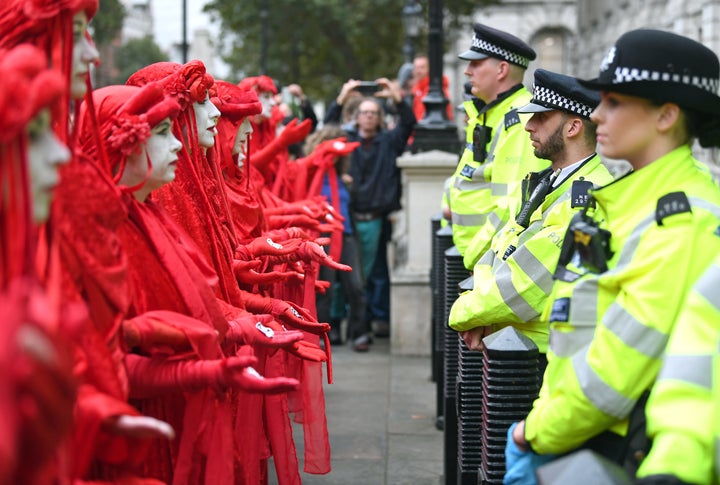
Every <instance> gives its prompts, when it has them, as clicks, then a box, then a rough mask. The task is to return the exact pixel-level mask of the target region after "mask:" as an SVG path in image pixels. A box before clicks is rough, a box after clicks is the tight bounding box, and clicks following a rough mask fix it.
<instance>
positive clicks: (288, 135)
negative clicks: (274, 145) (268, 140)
mask: <svg viewBox="0 0 720 485" xmlns="http://www.w3.org/2000/svg"><path fill="white" fill-rule="evenodd" d="M311 131H312V121H311V120H310V119H306V120H303V121H301V122H300V123H298V120H297V118H295V119H294V120H292V121H290V123H288V124H287V125H285V128H284V129H283V130H282V131H281V132H280V134H279V135H278V140H280V143H282V145H283V147H284V148H287V147H289V146H290V145H294V144H295V143H300V142H301V141H303V140H304V139H305V138H306V137H307V136H308V135H309V134H310V132H311Z"/></svg>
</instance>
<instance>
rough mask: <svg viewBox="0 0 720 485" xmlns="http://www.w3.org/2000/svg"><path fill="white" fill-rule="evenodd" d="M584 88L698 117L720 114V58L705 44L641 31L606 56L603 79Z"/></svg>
mask: <svg viewBox="0 0 720 485" xmlns="http://www.w3.org/2000/svg"><path fill="white" fill-rule="evenodd" d="M580 83H581V84H583V85H584V86H586V87H588V88H591V89H597V90H600V91H610V92H616V93H620V94H627V95H631V96H637V97H640V98H644V99H649V100H652V101H656V102H661V103H663V102H671V103H675V104H677V105H678V106H680V107H681V108H685V109H689V110H693V111H696V112H698V113H706V114H709V115H713V116H716V115H717V114H718V113H720V97H718V95H717V92H718V86H719V85H720V64H719V63H718V57H717V56H716V55H715V53H713V51H711V50H710V49H708V48H707V47H705V46H704V45H702V44H700V43H699V42H696V41H694V40H692V39H688V38H687V37H683V36H680V35H677V34H673V33H671V32H664V31H661V30H651V29H638V30H632V31H630V32H627V33H625V34H623V35H622V36H621V37H620V38H619V39H618V40H617V41H616V42H615V45H614V46H613V47H612V48H611V49H610V51H608V53H607V54H606V55H605V58H604V59H603V61H602V64H601V65H600V75H599V76H598V77H597V78H595V79H591V80H586V81H580Z"/></svg>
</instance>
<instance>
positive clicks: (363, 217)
mask: <svg viewBox="0 0 720 485" xmlns="http://www.w3.org/2000/svg"><path fill="white" fill-rule="evenodd" d="M383 216H384V214H383V213H382V212H353V217H354V218H355V220H356V221H361V222H366V221H372V220H375V219H380V218H381V217H383Z"/></svg>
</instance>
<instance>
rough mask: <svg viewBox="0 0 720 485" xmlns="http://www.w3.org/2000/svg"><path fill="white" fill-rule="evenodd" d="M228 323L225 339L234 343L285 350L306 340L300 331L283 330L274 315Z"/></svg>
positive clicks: (252, 316) (238, 319) (249, 317)
mask: <svg viewBox="0 0 720 485" xmlns="http://www.w3.org/2000/svg"><path fill="white" fill-rule="evenodd" d="M228 323H229V325H230V329H229V330H228V333H227V334H226V336H225V338H226V339H228V340H229V341H230V342H234V343H240V344H247V345H260V346H263V347H271V348H276V349H277V348H283V349H284V348H287V347H291V346H292V344H294V343H295V342H297V341H299V340H302V339H303V338H304V335H303V333H302V332H301V331H299V330H285V329H283V328H282V327H281V326H280V325H279V324H278V323H277V322H276V321H275V320H274V319H273V316H272V315H248V316H246V317H241V318H236V319H235V320H230V321H229V322H228Z"/></svg>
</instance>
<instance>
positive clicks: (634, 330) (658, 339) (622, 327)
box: [602, 302, 668, 359]
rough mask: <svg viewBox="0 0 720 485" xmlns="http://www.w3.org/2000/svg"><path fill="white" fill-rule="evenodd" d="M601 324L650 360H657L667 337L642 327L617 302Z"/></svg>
mask: <svg viewBox="0 0 720 485" xmlns="http://www.w3.org/2000/svg"><path fill="white" fill-rule="evenodd" d="M602 321H603V324H604V325H605V327H606V328H607V329H608V330H610V332H612V333H613V334H614V335H615V336H616V337H617V338H619V339H620V340H621V341H622V342H623V343H624V344H625V345H627V346H628V347H630V348H633V349H635V350H637V351H638V352H640V353H641V354H643V355H645V356H647V357H649V358H651V359H656V358H659V357H660V356H661V355H662V353H663V350H664V349H665V346H666V345H667V341H668V336H667V335H665V334H664V333H662V332H660V331H658V330H656V329H654V328H652V327H648V326H647V325H643V324H642V323H641V322H640V321H639V320H638V319H637V318H635V317H634V316H632V315H631V314H630V313H629V312H628V311H627V310H626V309H625V308H623V307H622V305H620V304H619V303H618V302H614V303H613V304H612V305H610V308H608V309H607V311H606V312H605V315H603V317H602Z"/></svg>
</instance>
